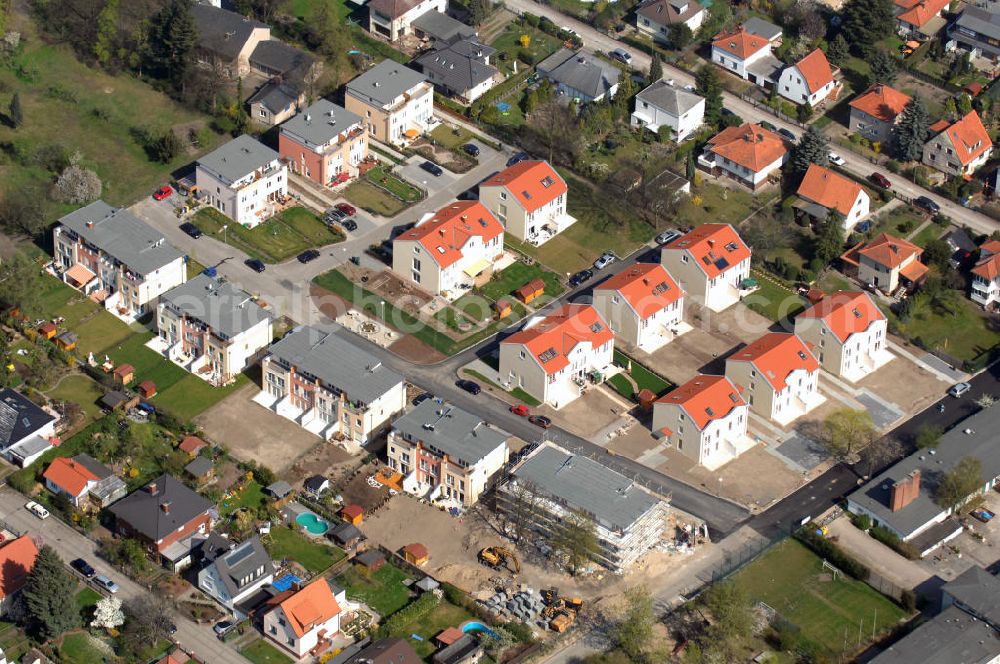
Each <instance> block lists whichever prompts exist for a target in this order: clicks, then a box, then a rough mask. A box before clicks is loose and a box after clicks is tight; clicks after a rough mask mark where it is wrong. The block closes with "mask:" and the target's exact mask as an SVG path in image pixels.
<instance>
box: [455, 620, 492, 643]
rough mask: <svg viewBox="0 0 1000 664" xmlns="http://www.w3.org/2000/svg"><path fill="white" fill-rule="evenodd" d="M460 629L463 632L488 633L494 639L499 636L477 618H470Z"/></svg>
mask: <svg viewBox="0 0 1000 664" xmlns="http://www.w3.org/2000/svg"><path fill="white" fill-rule="evenodd" d="M462 631H463V632H465V633H466V634H468V633H470V632H483V633H484V634H488V635H489V636H491V637H493V638H494V639H497V640H499V639H500V637H498V636H497V633H496V632H494V631H493V630H492V629H490V628H489V627H487V626H486V625H484V624H483V623H481V622H479V621H477V620H470V621H469V622H467V623H465V624H463V625H462Z"/></svg>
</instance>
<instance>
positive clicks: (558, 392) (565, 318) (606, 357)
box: [499, 304, 615, 408]
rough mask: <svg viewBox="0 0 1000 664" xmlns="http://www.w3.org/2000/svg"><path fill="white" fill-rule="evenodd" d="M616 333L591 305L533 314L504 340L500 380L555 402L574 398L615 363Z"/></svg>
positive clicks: (574, 305)
mask: <svg viewBox="0 0 1000 664" xmlns="http://www.w3.org/2000/svg"><path fill="white" fill-rule="evenodd" d="M614 344H615V335H614V332H612V331H611V328H609V327H608V325H607V322H606V321H605V320H604V318H603V317H602V316H601V314H600V313H599V312H598V311H597V309H595V308H594V307H593V306H591V305H586V304H565V305H563V306H562V307H560V308H559V309H556V310H555V311H553V312H552V313H550V314H548V315H546V316H535V317H534V318H532V319H531V320H529V321H528V322H527V324H525V326H524V328H523V329H522V330H521V331H519V332H516V333H514V334H512V335H510V336H509V337H507V338H506V339H504V340H503V341H501V342H500V370H499V372H500V380H501V381H502V382H503V383H504V385H505V386H506V387H508V388H509V389H513V388H521V389H523V390H524V391H525V392H527V393H528V394H530V395H531V396H532V397H534V398H535V399H537V400H538V401H541V402H542V403H545V404H548V405H550V406H552V407H553V408H561V407H562V406H565V405H566V404H567V403H569V402H570V401H573V400H574V399H576V398H577V397H579V396H580V395H581V394H583V391H584V390H585V389H586V386H587V385H588V384H589V383H590V382H598V381H601V380H603V377H604V375H605V374H606V373H607V371H608V369H609V368H610V367H611V364H612V359H613V355H614Z"/></svg>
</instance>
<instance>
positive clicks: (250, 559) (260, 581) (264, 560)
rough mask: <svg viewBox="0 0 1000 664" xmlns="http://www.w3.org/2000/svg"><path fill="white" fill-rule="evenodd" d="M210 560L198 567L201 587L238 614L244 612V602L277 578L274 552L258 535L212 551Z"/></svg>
mask: <svg viewBox="0 0 1000 664" xmlns="http://www.w3.org/2000/svg"><path fill="white" fill-rule="evenodd" d="M203 551H204V549H203ZM206 562H207V563H208V564H207V565H205V567H203V568H202V569H201V570H199V571H198V588H199V589H200V590H201V591H202V592H204V593H205V594H207V595H208V596H209V597H211V598H212V599H214V600H215V601H217V602H218V603H219V604H221V605H222V606H224V607H226V608H227V609H229V610H230V611H236V612H237V614H238V616H242V615H244V614H243V612H242V611H240V610H239V608H238V605H239V604H240V602H242V601H243V600H245V599H246V598H248V597H250V596H251V595H252V594H253V593H255V592H256V591H257V590H258V589H260V588H261V587H263V586H265V585H267V584H269V583H271V581H273V580H274V564H273V563H272V562H271V556H270V555H269V554H268V553H267V551H266V550H265V549H264V545H263V544H261V541H260V538H259V537H257V536H256V535H254V536H253V537H251V538H250V539H248V540H245V541H243V542H241V543H239V544H236V543H232V544H230V545H229V547H227V548H224V549H223V550H222V551H210V552H208V553H207V556H206Z"/></svg>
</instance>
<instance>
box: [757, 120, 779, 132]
mask: <svg viewBox="0 0 1000 664" xmlns="http://www.w3.org/2000/svg"><path fill="white" fill-rule="evenodd" d="M760 126H761V127H763V128H764V129H767V130H768V131H773V132H777V131H778V128H777V127H775V126H774V125H773V124H771V123H770V122H768V121H767V120H761V121H760Z"/></svg>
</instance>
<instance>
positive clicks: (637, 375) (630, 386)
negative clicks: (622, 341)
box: [608, 349, 676, 401]
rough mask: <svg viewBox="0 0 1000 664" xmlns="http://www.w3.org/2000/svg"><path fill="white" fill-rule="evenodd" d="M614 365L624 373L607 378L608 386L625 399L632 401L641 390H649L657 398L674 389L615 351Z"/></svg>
mask: <svg viewBox="0 0 1000 664" xmlns="http://www.w3.org/2000/svg"><path fill="white" fill-rule="evenodd" d="M614 363H615V366H619V367H621V368H622V369H624V370H625V371H623V372H622V373H619V374H615V375H614V376H612V377H611V378H609V379H608V385H610V386H611V387H612V389H614V391H615V392H617V393H618V394H620V395H622V396H623V397H625V398H626V399H629V400H632V401H634V400H635V399H636V394H638V392H641V391H642V390H649V391H650V392H652V393H653V394H655V395H656V396H658V397H659V396H663V395H664V394H666V393H667V392H669V391H670V390H672V389H673V388H674V387H676V385H674V384H673V383H671V382H670V381H668V380H665V379H663V378H661V377H660V376H658V375H656V374H655V373H653V372H652V371H650V370H649V369H647V368H646V367H644V366H643V365H641V364H639V363H638V362H636V361H635V360H633V359H632V358H630V357H628V356H627V355H625V353H623V352H621V351H620V350H617V349H615V353H614Z"/></svg>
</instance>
